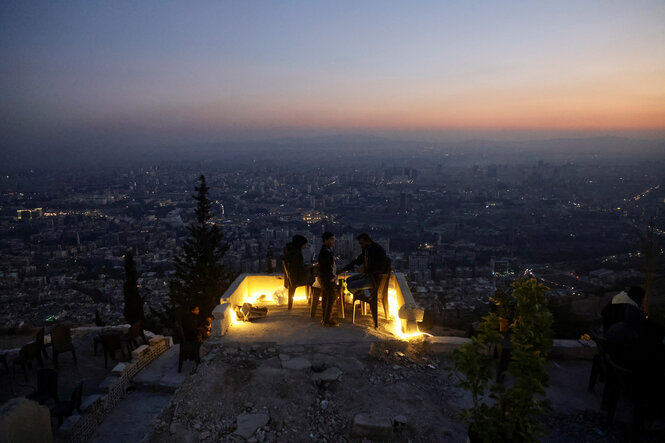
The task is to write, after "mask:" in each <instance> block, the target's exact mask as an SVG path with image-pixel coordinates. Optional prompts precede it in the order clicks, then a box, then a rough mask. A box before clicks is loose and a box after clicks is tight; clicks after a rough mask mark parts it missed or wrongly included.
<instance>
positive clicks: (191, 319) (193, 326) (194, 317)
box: [180, 305, 204, 343]
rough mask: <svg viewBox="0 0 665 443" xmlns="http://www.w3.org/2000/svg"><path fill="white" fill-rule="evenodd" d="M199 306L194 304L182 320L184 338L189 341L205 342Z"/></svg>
mask: <svg viewBox="0 0 665 443" xmlns="http://www.w3.org/2000/svg"><path fill="white" fill-rule="evenodd" d="M199 312H200V310H199V307H198V306H196V305H192V306H190V307H189V311H188V312H186V313H185V314H184V315H183V316H182V319H181V321H180V323H181V325H182V332H183V335H184V338H185V340H186V341H188V342H194V341H196V342H199V343H200V342H203V337H204V335H203V331H202V326H201V319H200V318H199Z"/></svg>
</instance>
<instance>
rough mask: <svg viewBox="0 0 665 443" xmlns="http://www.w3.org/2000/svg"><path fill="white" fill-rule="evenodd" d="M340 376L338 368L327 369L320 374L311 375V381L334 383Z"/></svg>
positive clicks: (340, 372)
mask: <svg viewBox="0 0 665 443" xmlns="http://www.w3.org/2000/svg"><path fill="white" fill-rule="evenodd" d="M341 375H342V371H341V369H339V368H335V367H332V368H328V369H326V370H325V371H322V372H315V373H313V374H312V380H314V381H335V380H338V379H339V377H340V376H341Z"/></svg>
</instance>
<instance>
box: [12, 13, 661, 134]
mask: <svg viewBox="0 0 665 443" xmlns="http://www.w3.org/2000/svg"><path fill="white" fill-rule="evenodd" d="M0 97H2V99H1V100H0V119H1V122H0V132H1V134H0V143H2V144H3V145H5V146H21V145H22V144H25V145H35V144H38V145H48V144H63V143H64V144H66V143H72V144H76V143H90V142H95V141H99V140H105V141H106V142H109V141H111V142H113V141H118V143H134V142H135V143H137V144H140V143H157V144H158V143H182V142H190V141H214V140H233V139H260V138H265V137H274V136H285V135H290V136H294V135H296V136H297V135H313V134H337V133H367V134H378V135H382V134H392V135H400V134H401V135H407V136H417V135H421V136H428V137H443V138H445V137H446V135H447V134H460V133H462V134H468V135H469V136H473V135H477V134H490V135H491V134H498V133H502V132H506V133H519V132H526V133H533V134H538V133H543V134H557V133H561V134H564V133H588V134H623V133H629V134H651V135H652V136H653V134H656V136H662V135H663V134H665V1H663V0H654V1H639V0H638V1H612V0H604V1H583V0H574V1H562V0H559V1H547V2H538V1H525V2H517V1H455V2H453V1H448V2H446V1H441V0H438V1H418V2H412V1H410V2H392V1H360V0H355V1H348V2H347V1H325V2H323V1H321V2H319V1H297V2H296V1H293V2H291V1H271V2H262V1H249V0H244V1H237V2H228V1H210V2H204V1H194V2H184V1H182V2H175V1H154V2H153V1H133V2H120V1H108V2H98V1H90V0H88V1H80V2H71V1H62V2H61V1H58V2H53V1H41V2H34V1H26V0H21V1H11V0H4V1H2V2H1V3H0Z"/></svg>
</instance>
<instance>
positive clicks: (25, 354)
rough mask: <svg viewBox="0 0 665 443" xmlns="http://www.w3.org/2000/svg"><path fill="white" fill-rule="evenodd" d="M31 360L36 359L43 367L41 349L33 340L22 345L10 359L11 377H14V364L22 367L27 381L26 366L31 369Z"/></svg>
mask: <svg viewBox="0 0 665 443" xmlns="http://www.w3.org/2000/svg"><path fill="white" fill-rule="evenodd" d="M33 360H37V363H38V364H39V367H40V368H43V367H44V361H43V360H42V354H41V351H40V350H39V346H38V345H37V343H34V342H33V343H28V344H27V345H23V347H22V348H21V350H20V351H19V353H18V356H17V357H16V358H14V360H13V361H12V378H14V377H16V366H20V367H21V369H23V376H24V377H25V381H28V371H27V369H26V368H29V369H32V362H33Z"/></svg>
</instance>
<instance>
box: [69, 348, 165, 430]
mask: <svg viewBox="0 0 665 443" xmlns="http://www.w3.org/2000/svg"><path fill="white" fill-rule="evenodd" d="M149 343H150V344H149V345H142V346H139V347H138V348H136V349H134V351H132V360H131V361H130V362H128V363H119V364H117V365H116V366H115V367H114V368H113V370H112V372H111V374H112V375H111V376H109V377H106V378H105V379H104V380H103V381H102V382H101V383H100V385H99V387H100V389H101V390H102V391H103V394H95V395H91V396H88V397H86V398H85V399H84V400H83V402H82V405H81V413H82V415H72V416H71V417H69V418H68V419H67V420H66V421H65V422H64V423H63V425H62V426H61V427H60V429H58V437H59V438H60V439H63V440H67V441H69V442H86V441H88V440H90V438H91V437H92V436H93V435H94V434H95V432H96V431H97V428H98V427H99V425H100V424H101V423H102V422H103V421H104V419H105V418H106V417H107V416H108V414H109V413H110V412H111V411H112V410H113V408H114V407H115V406H116V405H117V404H118V403H119V402H120V400H122V398H123V397H124V396H125V393H126V391H127V387H128V386H129V383H130V381H131V379H132V378H133V377H134V376H135V375H136V374H137V373H138V372H139V371H140V370H141V369H143V368H145V367H146V366H147V365H149V364H150V363H151V362H152V361H154V360H155V359H156V358H157V357H159V356H160V355H161V354H163V353H164V352H166V350H168V349H169V348H170V347H171V346H173V340H172V339H171V337H163V336H161V335H154V336H152V338H150V340H149Z"/></svg>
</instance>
